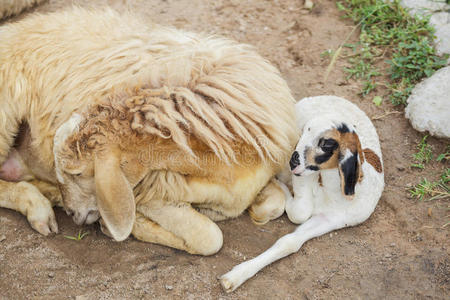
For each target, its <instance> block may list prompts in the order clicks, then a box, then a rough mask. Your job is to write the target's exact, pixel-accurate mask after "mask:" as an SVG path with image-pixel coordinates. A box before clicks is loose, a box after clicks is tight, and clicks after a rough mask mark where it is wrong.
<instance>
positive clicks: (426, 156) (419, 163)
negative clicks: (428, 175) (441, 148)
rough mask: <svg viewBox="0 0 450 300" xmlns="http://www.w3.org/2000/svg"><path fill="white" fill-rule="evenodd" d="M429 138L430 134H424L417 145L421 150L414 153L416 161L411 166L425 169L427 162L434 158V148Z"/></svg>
mask: <svg viewBox="0 0 450 300" xmlns="http://www.w3.org/2000/svg"><path fill="white" fill-rule="evenodd" d="M427 138H428V135H426V136H424V137H423V138H422V140H421V141H420V143H419V144H418V145H417V147H416V148H417V150H419V152H417V153H415V154H413V158H414V161H415V163H413V164H411V167H414V168H419V169H425V164H426V163H428V162H429V161H430V160H431V159H432V158H433V148H432V147H431V145H429V144H428V143H427Z"/></svg>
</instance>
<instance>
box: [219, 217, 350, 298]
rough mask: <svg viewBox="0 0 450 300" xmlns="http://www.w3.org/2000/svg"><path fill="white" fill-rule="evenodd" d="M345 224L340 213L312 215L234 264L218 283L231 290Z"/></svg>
mask: <svg viewBox="0 0 450 300" xmlns="http://www.w3.org/2000/svg"><path fill="white" fill-rule="evenodd" d="M345 225H346V224H345V217H344V216H343V215H340V214H336V215H332V216H329V215H327V216H325V215H314V216H312V217H311V218H310V219H309V220H307V221H306V222H305V223H303V224H302V225H300V226H299V227H297V229H296V230H295V231H294V232H292V233H290V234H287V235H285V236H283V237H282V238H280V239H278V241H276V242H275V244H274V245H273V246H272V247H270V248H269V249H268V250H266V251H265V252H263V253H262V254H260V255H259V256H257V257H255V258H253V259H251V260H248V261H246V262H243V263H241V264H239V265H237V266H235V267H234V268H233V269H232V270H231V271H230V272H228V273H226V274H225V275H223V276H221V277H220V278H219V280H220V283H221V284H222V287H223V288H224V289H225V291H227V292H232V291H234V290H235V289H236V288H237V287H239V286H240V285H241V284H243V283H244V282H245V281H246V280H247V279H249V278H250V277H252V276H253V275H255V274H256V273H257V272H258V271H259V270H261V269H262V268H264V267H265V266H267V265H269V264H271V263H273V262H274V261H277V260H279V259H281V258H283V257H285V256H288V255H289V254H292V253H295V252H297V251H298V250H299V249H300V247H301V246H302V245H303V244H304V243H305V242H306V241H308V240H310V239H312V238H314V237H318V236H321V235H323V234H325V233H327V232H330V231H333V230H336V229H339V228H343V227H345Z"/></svg>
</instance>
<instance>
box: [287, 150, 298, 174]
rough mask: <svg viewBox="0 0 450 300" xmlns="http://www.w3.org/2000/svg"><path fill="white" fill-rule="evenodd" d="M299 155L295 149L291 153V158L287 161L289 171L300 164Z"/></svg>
mask: <svg viewBox="0 0 450 300" xmlns="http://www.w3.org/2000/svg"><path fill="white" fill-rule="evenodd" d="M299 157H300V156H299V154H298V152H297V151H294V153H292V156H291V160H290V161H289V166H290V167H291V171H292V170H294V169H295V168H296V167H297V166H298V165H299V164H300V160H299Z"/></svg>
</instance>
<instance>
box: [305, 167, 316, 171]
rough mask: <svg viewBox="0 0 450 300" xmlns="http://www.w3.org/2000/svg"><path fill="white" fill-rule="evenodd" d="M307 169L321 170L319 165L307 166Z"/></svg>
mask: <svg viewBox="0 0 450 300" xmlns="http://www.w3.org/2000/svg"><path fill="white" fill-rule="evenodd" d="M306 169H307V170H311V171H319V167H318V166H307V167H306Z"/></svg>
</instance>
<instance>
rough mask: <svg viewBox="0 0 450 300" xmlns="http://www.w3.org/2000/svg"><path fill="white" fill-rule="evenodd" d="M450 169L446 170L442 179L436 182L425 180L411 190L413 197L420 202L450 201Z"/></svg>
mask: <svg viewBox="0 0 450 300" xmlns="http://www.w3.org/2000/svg"><path fill="white" fill-rule="evenodd" d="M449 181H450V168H446V169H445V170H444V172H443V173H442V175H441V177H440V179H439V180H438V181H436V182H432V181H428V180H427V179H426V178H423V179H422V181H421V182H420V183H419V184H417V185H416V186H415V187H414V188H413V189H411V190H410V193H411V196H413V197H416V198H418V199H419V200H421V201H422V200H426V201H431V200H435V199H445V198H446V199H450V187H449Z"/></svg>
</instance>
